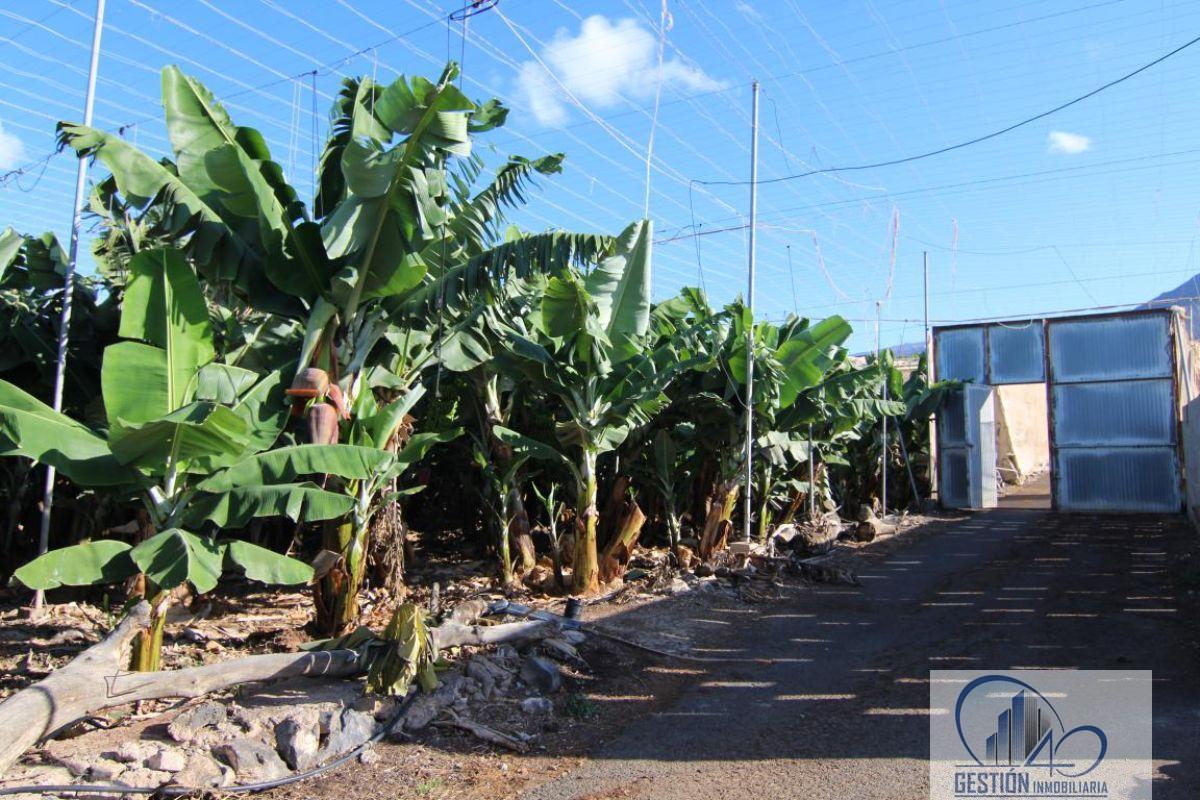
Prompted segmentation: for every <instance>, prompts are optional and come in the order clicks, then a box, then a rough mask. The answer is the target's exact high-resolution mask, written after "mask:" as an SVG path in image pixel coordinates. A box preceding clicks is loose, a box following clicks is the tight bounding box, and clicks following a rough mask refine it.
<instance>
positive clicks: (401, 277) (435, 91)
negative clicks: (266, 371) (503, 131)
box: [322, 69, 475, 317]
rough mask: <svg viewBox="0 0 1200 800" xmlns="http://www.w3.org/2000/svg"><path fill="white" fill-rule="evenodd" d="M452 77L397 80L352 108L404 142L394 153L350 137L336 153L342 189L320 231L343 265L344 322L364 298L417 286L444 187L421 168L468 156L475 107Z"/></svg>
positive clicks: (439, 216)
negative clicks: (435, 159)
mask: <svg viewBox="0 0 1200 800" xmlns="http://www.w3.org/2000/svg"><path fill="white" fill-rule="evenodd" d="M454 74H455V72H454V70H452V69H450V70H447V71H446V73H444V74H443V76H442V78H441V80H440V81H439V82H438V84H437V85H434V84H431V83H429V81H426V80H425V79H423V78H413V79H412V81H411V83H410V81H408V80H407V79H406V78H404V77H403V76H401V77H400V78H398V79H397V80H396V81H395V82H393V83H392V84H391V85H390V86H388V87H387V89H385V90H384V91H383V92H382V93H381V94H380V95H379V97H378V100H377V102H376V103H375V108H374V109H373V111H372V110H371V109H368V108H366V107H365V106H362V105H360V104H355V106H354V111H353V113H354V114H355V115H356V116H362V117H364V118H369V121H370V122H372V123H374V122H375V121H376V120H378V121H380V122H382V123H383V124H384V125H385V126H386V127H387V128H388V129H389V130H390V131H392V132H395V133H397V134H399V135H401V136H404V137H406V138H405V139H404V140H403V141H402V142H401V143H400V144H398V145H396V147H395V148H394V149H392V150H385V149H384V142H382V141H378V140H374V141H373V140H371V139H369V138H368V139H359V140H354V141H352V142H350V143H348V144H347V145H346V146H345V147H344V149H343V152H342V172H343V174H344V176H345V180H346V184H347V190H348V191H347V194H346V196H345V199H343V200H342V201H341V202H340V203H338V205H337V208H336V209H335V210H334V211H333V212H332V213H331V214H330V216H329V217H328V218H327V219H326V220H325V222H324V223H323V224H322V234H323V237H324V241H325V248H326V251H327V252H328V254H329V256H330V257H331V258H333V259H337V260H339V261H340V262H341V263H343V264H344V265H345V268H344V276H343V278H342V280H343V281H344V282H345V283H347V284H348V285H349V287H350V288H349V290H348V292H347V293H346V297H345V298H344V308H345V311H346V315H347V316H348V317H352V316H353V315H354V314H355V313H356V312H357V309H358V305H359V303H360V302H361V301H362V300H364V299H366V298H368V297H370V296H372V295H376V296H383V295H387V294H394V293H396V292H397V291H403V290H405V289H408V288H412V287H415V286H417V285H418V284H419V283H420V280H421V277H422V276H423V275H424V269H425V265H424V262H423V261H422V260H421V259H420V258H419V255H418V253H419V251H420V249H421V247H422V243H423V242H424V241H427V240H429V239H432V238H433V236H434V232H435V228H436V227H437V226H439V225H441V224H442V223H444V222H445V217H444V212H443V211H442V210H441V208H440V206H439V204H438V203H437V202H436V198H437V197H440V196H442V195H444V193H445V191H446V187H445V185H444V181H442V180H440V178H439V179H438V180H437V181H436V182H435V183H434V184H432V185H431V184H430V177H431V176H437V175H440V173H439V172H438V171H437V170H430V171H429V172H427V171H426V170H425V169H424V168H423V164H424V163H425V161H426V160H427V159H428V158H430V157H432V156H433V155H435V154H436V153H438V152H439V151H440V152H441V153H452V154H455V155H467V154H469V152H470V136H469V134H468V131H467V118H468V115H469V112H470V111H472V110H474V108H475V105H474V104H473V103H472V102H471V101H470V100H468V99H467V98H466V97H465V96H464V95H463V94H462V93H461V92H459V91H458V89H457V88H456V87H455V86H454V84H453V83H452V80H453V77H454ZM364 124H365V123H364Z"/></svg>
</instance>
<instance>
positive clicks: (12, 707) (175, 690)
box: [0, 602, 558, 775]
mask: <svg viewBox="0 0 1200 800" xmlns="http://www.w3.org/2000/svg"><path fill="white" fill-rule="evenodd" d="M149 625H150V606H149V605H148V604H147V603H145V602H142V603H139V604H138V605H137V606H135V607H134V609H133V610H132V611H131V612H130V613H129V615H128V616H126V617H125V618H124V619H123V620H121V622H120V624H118V625H117V627H116V628H114V629H113V631H112V632H111V633H110V634H109V635H108V636H107V637H105V638H104V639H103V640H101V641H100V642H99V643H97V644H95V645H93V646H92V647H90V648H88V649H87V650H85V651H83V653H81V654H80V655H79V656H78V657H77V658H76V659H75V660H74V661H72V662H71V663H69V664H67V665H66V666H64V667H62V668H60V669H57V670H55V671H54V672H53V673H51V674H50V675H49V676H48V677H46V678H45V679H44V680H42V681H40V682H38V683H35V684H33V685H32V686H29V687H27V688H25V689H22V690H21V691H19V692H17V693H16V694H14V695H13V696H12V697H9V698H8V699H7V700H5V701H4V702H3V703H0V730H3V731H11V732H13V735H12V736H11V737H10V738H8V739H7V740H6V741H0V775H3V774H4V772H5V771H6V770H7V769H8V768H9V767H10V766H12V764H13V763H14V762H15V761H16V760H17V759H18V758H20V757H21V755H22V754H23V753H24V752H25V751H26V750H28V749H29V748H30V747H32V746H33V745H35V744H36V743H37V742H39V741H41V740H42V739H45V738H47V737H49V736H50V735H52V734H54V733H55V732H56V731H59V730H61V729H62V728H64V727H66V726H67V725H70V724H71V723H73V722H75V721H76V720H79V719H82V718H84V717H88V716H92V715H94V714H95V713H96V712H98V711H101V710H103V709H106V708H111V707H113V706H120V705H125V704H126V703H133V702H137V701H139V700H158V699H162V698H167V697H187V698H192V697H200V696H202V695H205V694H209V693H211V692H215V691H219V690H221V689H226V688H229V687H231V686H237V685H239V684H243V683H254V682H257V681H271V680H281V679H285V678H298V677H324V678H345V677H351V676H355V675H360V674H362V673H364V672H365V671H366V670H367V668H368V666H369V659H367V658H366V657H365V656H364V653H363V652H359V651H357V650H329V651H314V652H301V653H270V654H266V655H256V656H247V657H245V658H239V659H234V660H231V661H222V662H218V663H216V664H207V665H205V666H202V667H188V668H185V669H177V670H169V671H163V672H129V671H128V670H127V665H128V664H129V653H130V648H131V646H132V644H133V640H134V638H135V637H136V636H137V635H138V634H139V633H141V632H142V631H143V630H146V629H147V628H149ZM557 630H558V626H557V625H555V624H554V623H553V622H549V621H545V620H528V621H522V622H513V623H509V624H505V625H464V624H462V623H459V622H447V623H445V624H443V625H441V626H439V627H437V628H434V629H433V631H432V633H433V640H434V646H435V647H436V648H437V649H439V650H441V649H445V648H448V647H461V646H463V645H473V646H486V645H493V644H501V643H516V644H519V643H522V642H530V641H536V640H539V639H543V638H545V637H547V636H550V635H552V634H554V633H555V632H557Z"/></svg>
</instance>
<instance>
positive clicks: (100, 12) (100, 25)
mask: <svg viewBox="0 0 1200 800" xmlns="http://www.w3.org/2000/svg"><path fill="white" fill-rule="evenodd" d="M103 31H104V0H96V20H95V26H94V28H93V30H92V60H91V64H90V65H89V66H88V80H87V93H86V94H85V95H84V99H83V124H84V125H88V126H90V125H91V124H92V108H93V107H94V106H95V103H96V73H97V71H98V70H99V67H100V35H101V33H103ZM87 171H88V159H87V158H86V157H84V156H80V158H79V164H78V166H77V169H76V172H75V205H74V206H73V208H72V216H71V243H70V246H69V248H68V252H67V274H66V275H64V276H63V300H62V314H61V316H60V317H59V321H58V359H57V361H56V362H55V365H54V397H53V404H52V405H53V407H54V410H55V411H61V410H62V397H63V382H64V379H65V377H66V371H67V344H68V340H69V337H70V329H71V301H72V299H73V297H74V294H75V256H76V254H77V253H78V251H79V223H80V216H81V214H80V212H81V211H82V210H83V197H84V192H85V191H86V190H87ZM54 476H55V469H54V467H53V466H51V465H49V464H47V465H46V483H45V485H44V486H43V487H42V519H41V525H40V526H39V528H38V555H41V554H42V553H45V552H46V551H47V550H48V549H49V548H50V510H51V507H52V506H53V505H54ZM44 600H45V597H44V595H43V593H42V592H41V591H40V590H39V591H38V592H36V593H35V594H34V596H33V609H34V611H37V610H39V609H41V607H42V603H43V602H44Z"/></svg>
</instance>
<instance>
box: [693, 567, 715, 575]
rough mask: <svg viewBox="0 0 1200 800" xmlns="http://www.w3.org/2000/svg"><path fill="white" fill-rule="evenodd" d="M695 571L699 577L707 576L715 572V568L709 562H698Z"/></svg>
mask: <svg viewBox="0 0 1200 800" xmlns="http://www.w3.org/2000/svg"><path fill="white" fill-rule="evenodd" d="M695 573H696V577H697V578H707V577H708V576H709V575H712V574H713V568H712V567H711V566H709V565H708V564H697V565H696V569H695Z"/></svg>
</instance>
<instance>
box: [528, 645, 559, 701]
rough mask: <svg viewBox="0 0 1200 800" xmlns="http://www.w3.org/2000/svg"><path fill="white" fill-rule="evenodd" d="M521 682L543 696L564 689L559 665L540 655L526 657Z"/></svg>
mask: <svg viewBox="0 0 1200 800" xmlns="http://www.w3.org/2000/svg"><path fill="white" fill-rule="evenodd" d="M521 680H523V681H525V683H526V685H528V686H531V687H533V688H534V689H537V690H538V691H539V692H541V693H542V694H554V693H555V692H557V691H558V690H559V689H560V688H562V674H561V673H560V672H559V671H558V665H557V664H555V663H554V662H553V661H550V660H549V659H545V658H542V657H541V656H538V655H533V654H530V655H529V656H526V658H525V663H523V664H522V665H521Z"/></svg>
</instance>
